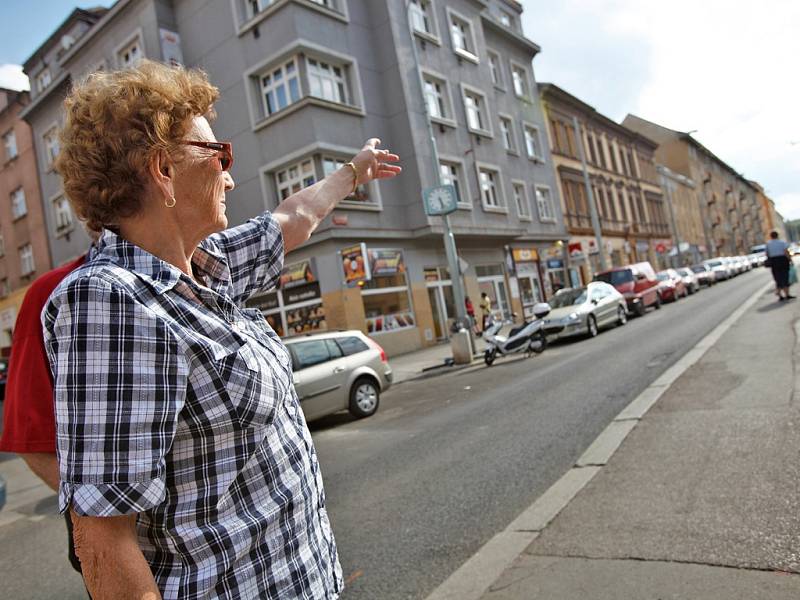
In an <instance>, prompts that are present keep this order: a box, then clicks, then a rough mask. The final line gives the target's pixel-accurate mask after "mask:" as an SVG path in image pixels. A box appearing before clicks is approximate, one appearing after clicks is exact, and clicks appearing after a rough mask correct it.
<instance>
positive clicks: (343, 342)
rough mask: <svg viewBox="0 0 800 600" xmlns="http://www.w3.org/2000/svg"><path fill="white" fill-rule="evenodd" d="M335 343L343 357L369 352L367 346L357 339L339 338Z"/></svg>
mask: <svg viewBox="0 0 800 600" xmlns="http://www.w3.org/2000/svg"><path fill="white" fill-rule="evenodd" d="M336 342H337V343H338V344H339V347H340V348H341V349H342V352H343V353H344V355H345V356H352V355H353V354H358V353H359V352H364V351H366V350H369V346H367V345H366V344H365V343H364V342H363V341H362V340H360V339H358V338H357V337H346V338H339V339H337V340H336Z"/></svg>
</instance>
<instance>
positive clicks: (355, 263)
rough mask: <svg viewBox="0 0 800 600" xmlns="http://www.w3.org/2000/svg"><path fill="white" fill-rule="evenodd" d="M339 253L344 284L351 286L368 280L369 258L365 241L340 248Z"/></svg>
mask: <svg viewBox="0 0 800 600" xmlns="http://www.w3.org/2000/svg"><path fill="white" fill-rule="evenodd" d="M339 254H340V255H341V257H342V269H343V270H344V283H345V285H347V286H349V287H353V286H356V285H358V284H359V283H361V282H362V281H369V280H370V279H371V276H370V270H369V258H368V257H367V245H366V244H365V243H363V242H362V243H360V244H356V245H354V246H348V247H347V248H342V249H341V250H340V251H339Z"/></svg>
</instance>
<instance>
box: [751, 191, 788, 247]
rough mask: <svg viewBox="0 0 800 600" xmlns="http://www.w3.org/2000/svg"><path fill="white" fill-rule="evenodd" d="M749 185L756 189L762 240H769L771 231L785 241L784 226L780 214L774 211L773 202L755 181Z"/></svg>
mask: <svg viewBox="0 0 800 600" xmlns="http://www.w3.org/2000/svg"><path fill="white" fill-rule="evenodd" d="M750 183H752V184H753V185H754V186H756V188H757V189H758V192H757V198H758V204H759V210H760V211H761V231H762V234H763V237H764V239H765V240H767V239H769V234H770V233H771V232H773V231H777V232H778V235H779V236H780V238H781V239H782V240H785V239H787V235H786V225H785V224H784V222H783V217H782V216H781V214H780V213H779V212H778V211H777V210H776V209H775V202H774V201H773V200H772V198H770V197H769V196H767V194H766V192H765V191H764V188H763V187H761V185H759V184H758V183H757V182H755V181H751V182H750Z"/></svg>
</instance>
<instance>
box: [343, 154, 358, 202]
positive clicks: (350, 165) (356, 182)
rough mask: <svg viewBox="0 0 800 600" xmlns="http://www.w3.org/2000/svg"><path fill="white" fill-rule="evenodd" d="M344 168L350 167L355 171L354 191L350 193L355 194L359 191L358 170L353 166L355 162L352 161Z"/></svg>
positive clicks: (345, 164)
mask: <svg viewBox="0 0 800 600" xmlns="http://www.w3.org/2000/svg"><path fill="white" fill-rule="evenodd" d="M344 166H345V167H350V168H351V169H353V191H352V192H350V193H351V194H355V193H356V190H357V189H358V169H357V168H356V166H355V165H354V164H353V161H350V162H348V163H344Z"/></svg>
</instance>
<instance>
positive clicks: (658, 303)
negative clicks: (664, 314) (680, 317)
mask: <svg viewBox="0 0 800 600" xmlns="http://www.w3.org/2000/svg"><path fill="white" fill-rule="evenodd" d="M653 306H654V307H655V309H656V310H660V309H661V295H660V294H656V303H655V304H654V305H653Z"/></svg>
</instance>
